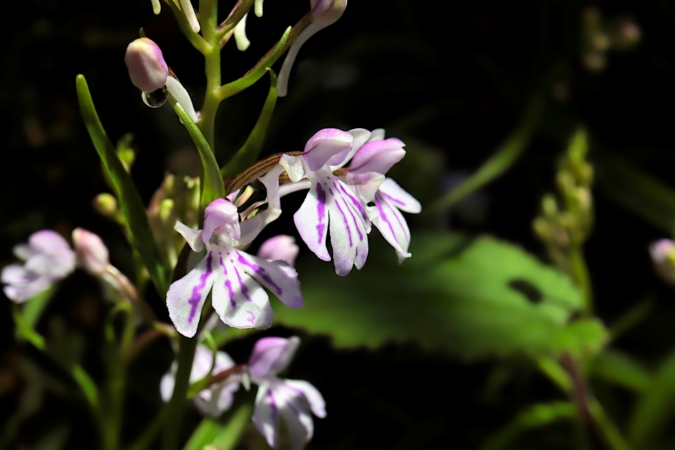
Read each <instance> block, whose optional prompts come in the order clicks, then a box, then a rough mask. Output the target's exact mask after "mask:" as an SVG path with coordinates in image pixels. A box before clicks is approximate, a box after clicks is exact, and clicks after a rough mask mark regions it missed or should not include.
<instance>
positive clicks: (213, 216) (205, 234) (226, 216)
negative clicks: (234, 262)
mask: <svg viewBox="0 0 675 450" xmlns="http://www.w3.org/2000/svg"><path fill="white" fill-rule="evenodd" d="M215 232H222V233H226V234H228V235H229V237H230V238H232V239H239V236H240V228H239V214H237V207H236V206H234V205H233V204H232V203H231V202H229V201H228V200H225V199H224V198H217V199H215V200H214V201H212V202H211V203H209V206H207V207H206V210H205V211H204V229H203V230H202V240H203V241H204V243H205V244H206V243H207V242H209V239H211V236H213V233H215Z"/></svg>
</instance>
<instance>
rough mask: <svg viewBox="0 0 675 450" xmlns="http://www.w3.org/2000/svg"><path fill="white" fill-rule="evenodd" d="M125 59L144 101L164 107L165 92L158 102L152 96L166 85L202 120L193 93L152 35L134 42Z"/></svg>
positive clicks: (191, 112)
mask: <svg viewBox="0 0 675 450" xmlns="http://www.w3.org/2000/svg"><path fill="white" fill-rule="evenodd" d="M188 3H189V2H188ZM124 62H125V63H126V65H127V69H128V70H129V78H131V82H132V83H133V85H134V86H136V87H137V88H138V89H140V90H141V98H142V99H143V103H145V104H146V105H147V106H149V107H151V108H157V107H160V106H162V105H163V104H164V103H165V102H166V94H165V93H163V97H161V98H160V99H159V101H156V103H155V100H153V101H152V102H151V101H150V100H149V98H150V97H151V94H153V93H154V92H156V91H159V90H164V89H165V88H166V90H167V91H169V93H170V94H171V95H172V96H173V97H174V98H175V99H176V101H177V102H178V103H179V104H180V105H181V106H182V107H183V109H184V110H185V112H186V113H187V114H188V115H189V116H190V118H191V119H192V120H193V121H195V122H196V121H197V120H198V118H199V117H198V115H197V112H196V111H195V108H194V106H193V104H192V99H191V98H190V94H188V92H187V90H186V89H185V87H184V86H183V85H182V84H181V83H180V81H178V80H177V79H176V78H174V77H173V76H172V75H171V74H170V71H169V66H168V65H167V64H166V61H164V56H163V54H162V50H161V49H160V48H159V46H158V45H157V44H156V43H155V42H154V41H152V40H151V39H148V38H139V39H136V40H134V41H133V42H131V43H130V44H129V45H128V46H127V51H126V53H125V55H124Z"/></svg>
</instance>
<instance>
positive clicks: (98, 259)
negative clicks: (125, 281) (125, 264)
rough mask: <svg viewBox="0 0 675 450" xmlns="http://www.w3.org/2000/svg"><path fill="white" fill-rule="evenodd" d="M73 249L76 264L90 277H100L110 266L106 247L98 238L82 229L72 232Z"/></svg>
mask: <svg viewBox="0 0 675 450" xmlns="http://www.w3.org/2000/svg"><path fill="white" fill-rule="evenodd" d="M73 247H75V254H76V255H77V262H78V263H79V264H80V266H82V268H83V269H84V270H86V271H87V272H89V273H90V274H92V275H101V274H103V273H105V272H106V268H107V267H108V266H109V265H110V260H109V257H108V247H106V246H105V244H104V243H103V241H102V240H101V238H100V237H98V236H97V235H95V234H94V233H92V232H90V231H87V230H84V229H82V228H75V229H74V230H73Z"/></svg>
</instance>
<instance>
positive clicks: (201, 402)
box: [159, 344, 241, 417]
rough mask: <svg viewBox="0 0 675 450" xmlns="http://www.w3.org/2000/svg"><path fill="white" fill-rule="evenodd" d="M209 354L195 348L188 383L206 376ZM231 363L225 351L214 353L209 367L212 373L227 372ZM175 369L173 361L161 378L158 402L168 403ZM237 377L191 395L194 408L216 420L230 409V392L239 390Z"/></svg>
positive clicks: (176, 367) (231, 393)
mask: <svg viewBox="0 0 675 450" xmlns="http://www.w3.org/2000/svg"><path fill="white" fill-rule="evenodd" d="M213 362H214V361H213V353H212V352H211V350H210V349H209V348H208V347H206V346H204V345H201V344H200V345H198V346H197V349H196V350H195V358H194V360H193V362H192V371H191V372H190V383H196V382H197V381H199V380H201V379H203V378H204V377H205V376H207V375H209V373H210V372H211V364H212V363H213ZM234 365H235V364H234V361H232V358H230V356H229V355H228V354H227V353H225V352H221V351H219V352H217V353H216V360H215V364H214V365H213V371H212V373H214V374H217V373H220V372H223V371H225V370H227V369H230V368H232V367H234ZM176 370H178V364H177V363H176V362H175V361H174V363H173V364H172V365H171V369H170V370H169V372H167V373H166V374H165V375H164V376H163V377H162V381H161V383H160V385H159V391H160V394H161V396H162V400H164V401H165V402H168V401H169V400H170V399H171V395H172V394H173V387H174V385H175V383H176ZM240 380H241V377H240V376H238V375H232V376H230V377H229V378H228V379H227V380H225V381H223V382H221V383H217V384H214V385H212V386H209V387H208V388H206V389H202V390H201V391H199V393H198V394H197V395H196V396H195V398H194V401H195V405H196V406H197V408H198V409H199V410H200V411H201V412H202V413H204V414H206V415H208V416H212V417H218V416H220V415H221V414H222V413H224V412H225V411H227V410H228V409H229V408H230V406H232V399H233V395H234V393H235V392H236V391H237V390H238V389H239V381H240Z"/></svg>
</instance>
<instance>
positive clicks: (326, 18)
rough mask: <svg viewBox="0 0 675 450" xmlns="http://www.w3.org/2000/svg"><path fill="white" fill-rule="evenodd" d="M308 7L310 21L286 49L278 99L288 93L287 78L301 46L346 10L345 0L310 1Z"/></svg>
mask: <svg viewBox="0 0 675 450" xmlns="http://www.w3.org/2000/svg"><path fill="white" fill-rule="evenodd" d="M310 5H311V7H312V10H311V12H310V16H311V20H312V21H311V22H310V24H309V25H307V27H306V28H305V29H304V30H302V31H301V32H300V34H299V35H298V37H297V38H296V39H295V41H293V44H292V45H291V47H290V48H289V49H288V54H287V55H286V59H285V60H284V64H283V65H282V66H281V70H280V71H279V76H278V77H277V95H278V96H279V97H285V96H286V94H287V93H288V78H289V76H290V74H291V68H292V67H293V63H294V62H295V58H296V57H297V56H298V52H299V51H300V48H301V47H302V45H303V44H304V43H305V42H307V40H308V39H309V38H310V37H312V36H314V35H315V34H316V33H317V32H318V31H320V30H322V29H323V28H326V27H327V26H329V25H332V24H333V23H335V22H336V21H337V20H338V19H339V18H340V17H342V14H343V13H344V12H345V9H346V8H347V0H310Z"/></svg>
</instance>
